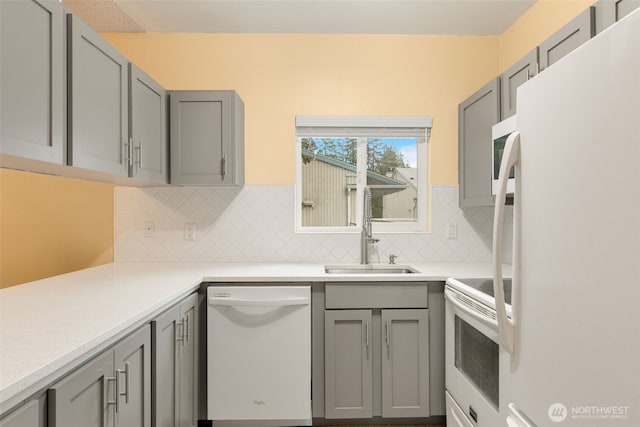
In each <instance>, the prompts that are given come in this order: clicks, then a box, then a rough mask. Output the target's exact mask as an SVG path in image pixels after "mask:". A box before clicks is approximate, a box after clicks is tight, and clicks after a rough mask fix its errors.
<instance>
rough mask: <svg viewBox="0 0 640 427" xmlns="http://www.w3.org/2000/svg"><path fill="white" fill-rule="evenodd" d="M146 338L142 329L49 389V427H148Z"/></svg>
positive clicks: (147, 332) (148, 345) (148, 346)
mask: <svg viewBox="0 0 640 427" xmlns="http://www.w3.org/2000/svg"><path fill="white" fill-rule="evenodd" d="M150 338H151V335H150V327H149V326H144V327H142V328H140V329H138V330H137V331H136V332H135V333H133V334H132V335H130V336H129V337H128V338H125V339H124V340H123V341H121V342H120V343H119V344H117V345H116V346H115V347H114V348H111V349H109V350H106V351H104V352H103V353H101V354H100V355H99V356H98V357H96V358H95V359H93V360H92V361H90V362H89V363H87V364H86V365H84V366H82V367H81V368H79V369H78V370H77V371H74V372H72V373H71V374H69V375H67V376H66V377H65V378H63V379H62V380H61V381H59V382H58V383H56V384H54V385H53V386H52V387H51V388H49V390H48V395H47V397H48V425H49V427H69V426H83V427H150V426H151V401H150V399H151V395H150V390H151V375H150V373H151V363H150V362H151V357H150V355H151V341H150Z"/></svg>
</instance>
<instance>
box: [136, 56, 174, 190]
mask: <svg viewBox="0 0 640 427" xmlns="http://www.w3.org/2000/svg"><path fill="white" fill-rule="evenodd" d="M166 106H167V99H166V91H165V90H164V88H163V87H162V86H160V85H159V84H158V83H156V82H155V81H154V80H153V79H152V78H151V77H149V76H148V75H146V74H145V73H144V72H143V71H142V70H140V69H139V68H138V67H137V66H136V65H135V64H129V114H130V115H129V127H130V131H129V138H130V140H129V144H130V145H129V146H128V148H129V153H130V155H129V156H128V158H129V159H130V161H129V166H130V172H129V175H130V176H132V177H135V178H140V179H145V180H150V181H157V182H158V183H166V182H167V179H168V173H167V170H168V161H167V107H166Z"/></svg>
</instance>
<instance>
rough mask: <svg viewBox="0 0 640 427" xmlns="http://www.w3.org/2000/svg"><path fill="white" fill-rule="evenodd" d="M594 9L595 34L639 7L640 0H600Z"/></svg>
mask: <svg viewBox="0 0 640 427" xmlns="http://www.w3.org/2000/svg"><path fill="white" fill-rule="evenodd" d="M594 7H595V9H596V34H599V33H600V32H602V31H603V30H604V29H606V28H607V27H610V26H611V25H613V24H615V23H616V22H618V21H619V20H621V19H622V18H624V17H625V16H627V15H628V14H630V13H631V12H632V11H634V10H635V9H637V8H639V7H640V0H600V1H598V2H597V3H596V4H595V5H594Z"/></svg>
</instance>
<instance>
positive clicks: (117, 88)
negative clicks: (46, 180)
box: [67, 15, 129, 176]
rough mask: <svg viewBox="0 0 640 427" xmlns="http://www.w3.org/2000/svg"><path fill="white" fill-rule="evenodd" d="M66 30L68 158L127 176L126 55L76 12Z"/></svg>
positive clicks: (71, 160) (87, 167)
mask: <svg viewBox="0 0 640 427" xmlns="http://www.w3.org/2000/svg"><path fill="white" fill-rule="evenodd" d="M67 19H68V21H67V31H68V61H69V65H68V67H67V77H68V98H67V102H68V109H69V114H68V120H69V124H68V162H69V165H71V166H79V167H82V168H86V169H91V170H94V171H99V172H105V173H109V174H113V175H121V176H128V174H129V164H128V163H129V162H128V158H127V157H128V152H129V150H128V147H127V140H128V133H129V125H128V117H129V113H128V105H129V89H128V81H129V79H128V66H129V62H128V61H127V59H126V58H125V57H124V56H123V55H122V54H120V53H119V52H118V51H117V50H116V49H115V48H114V47H113V46H111V45H110V44H109V43H108V42H107V41H106V40H104V39H103V38H102V37H100V35H98V34H97V33H96V32H95V31H93V30H92V29H91V28H89V26H87V25H86V24H85V23H84V22H82V21H81V20H80V19H79V18H78V17H76V16H74V15H67Z"/></svg>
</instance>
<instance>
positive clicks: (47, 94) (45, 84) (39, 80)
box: [0, 0, 66, 164]
mask: <svg viewBox="0 0 640 427" xmlns="http://www.w3.org/2000/svg"><path fill="white" fill-rule="evenodd" d="M63 19H64V15H63V9H62V5H61V4H60V3H59V2H58V1H55V0H23V1H4V0H3V1H0V93H2V96H0V104H1V105H0V132H1V138H2V139H1V141H0V147H1V151H2V153H4V154H11V155H14V156H20V157H29V158H32V159H37V160H43V161H47V162H52V163H59V164H63V163H65V161H66V158H65V155H66V151H65V147H64V122H63V121H64V28H63V26H64V21H63Z"/></svg>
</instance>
